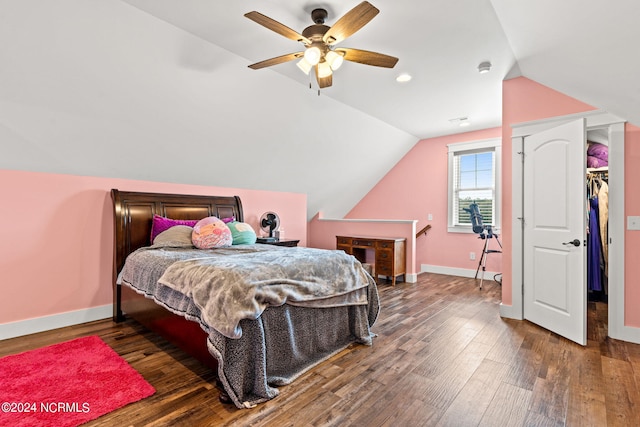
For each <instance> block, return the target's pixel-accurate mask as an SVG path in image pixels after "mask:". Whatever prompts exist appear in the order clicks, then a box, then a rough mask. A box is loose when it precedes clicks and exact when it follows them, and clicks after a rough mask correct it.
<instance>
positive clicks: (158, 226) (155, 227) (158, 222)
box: [151, 215, 198, 243]
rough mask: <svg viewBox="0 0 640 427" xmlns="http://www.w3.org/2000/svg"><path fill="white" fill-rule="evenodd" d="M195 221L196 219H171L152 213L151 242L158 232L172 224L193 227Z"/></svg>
mask: <svg viewBox="0 0 640 427" xmlns="http://www.w3.org/2000/svg"><path fill="white" fill-rule="evenodd" d="M197 222H198V220H197V219H171V218H165V217H163V216H160V215H153V222H152V223H151V242H152V243H153V241H154V240H155V239H156V236H157V235H158V234H160V233H162V232H163V231H165V230H168V229H170V228H171V227H173V226H176V225H188V226H189V227H193V226H194V225H196V223H197Z"/></svg>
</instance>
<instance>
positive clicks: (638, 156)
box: [624, 123, 640, 328]
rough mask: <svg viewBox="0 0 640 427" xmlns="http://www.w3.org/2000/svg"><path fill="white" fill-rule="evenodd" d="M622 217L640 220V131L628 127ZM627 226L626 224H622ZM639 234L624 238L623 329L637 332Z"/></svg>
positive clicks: (639, 322) (639, 323)
mask: <svg viewBox="0 0 640 427" xmlns="http://www.w3.org/2000/svg"><path fill="white" fill-rule="evenodd" d="M624 146H625V150H624V183H625V186H624V216H625V218H626V217H627V216H628V215H634V216H640V189H639V188H638V183H639V182H640V167H638V166H639V165H640V128H639V127H637V126H634V125H631V124H628V123H627V125H626V126H625V132H624ZM625 225H626V224H625ZM638 253H640V231H630V230H627V231H626V232H625V234H624V254H625V257H624V265H625V268H624V277H625V284H624V315H625V316H624V317H625V325H627V326H633V327H636V328H640V310H638V303H639V302H640V262H638V261H639V257H638Z"/></svg>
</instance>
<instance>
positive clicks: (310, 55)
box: [304, 46, 321, 66]
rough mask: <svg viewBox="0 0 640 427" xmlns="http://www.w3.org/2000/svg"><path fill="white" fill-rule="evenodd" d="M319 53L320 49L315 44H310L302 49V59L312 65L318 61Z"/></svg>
mask: <svg viewBox="0 0 640 427" xmlns="http://www.w3.org/2000/svg"><path fill="white" fill-rule="evenodd" d="M320 55H321V53H320V49H319V48H318V47H316V46H311V47H309V48H307V50H305V51H304V59H306V60H307V62H308V63H309V64H311V65H312V66H313V65H316V64H317V63H318V62H320Z"/></svg>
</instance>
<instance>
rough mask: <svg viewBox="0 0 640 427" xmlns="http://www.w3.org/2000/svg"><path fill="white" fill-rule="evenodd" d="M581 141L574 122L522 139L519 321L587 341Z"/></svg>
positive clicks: (581, 125)
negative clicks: (521, 304)
mask: <svg viewBox="0 0 640 427" xmlns="http://www.w3.org/2000/svg"><path fill="white" fill-rule="evenodd" d="M585 140H586V136H585V121H584V119H579V120H576V121H574V122H571V123H567V124H564V125H561V126H558V127H555V128H553V129H549V130H546V131H543V132H540V133H537V134H534V135H531V136H528V137H526V138H525V140H524V176H523V187H524V188H523V203H524V207H523V208H524V250H523V255H524V260H523V261H524V262H523V269H524V271H523V273H524V296H523V302H524V317H525V319H528V320H530V321H531V322H533V323H536V324H538V325H540V326H542V327H544V328H546V329H549V330H550V331H553V332H555V333H557V334H559V335H562V336H563V337H566V338H568V339H570V340H572V341H575V342H577V343H578V344H582V345H586V341H587V325H586V323H587V317H586V307H587V300H586V299H587V288H586V278H585V276H586V269H585V262H586V248H585V245H584V243H585V236H586V229H585V226H586V189H585V172H586V160H585V159H586V157H585V156H586V142H585Z"/></svg>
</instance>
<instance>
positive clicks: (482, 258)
mask: <svg viewBox="0 0 640 427" xmlns="http://www.w3.org/2000/svg"><path fill="white" fill-rule="evenodd" d="M493 238H495V239H496V242H498V246H500V250H498V249H489V240H491V239H493ZM478 239H482V240H484V247H483V248H482V256H480V261H479V262H478V268H477V269H476V275H475V277H474V279H476V280H477V279H478V272H479V271H480V267H482V276H481V277H480V290H482V283H483V282H484V273H485V271H486V264H487V255H488V254H501V253H502V243H500V240H499V239H498V235H497V234H493V233H492V232H491V231H489V232H488V233H487V232H486V230H485V231H483V233H482V234H481V235H480V237H478Z"/></svg>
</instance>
